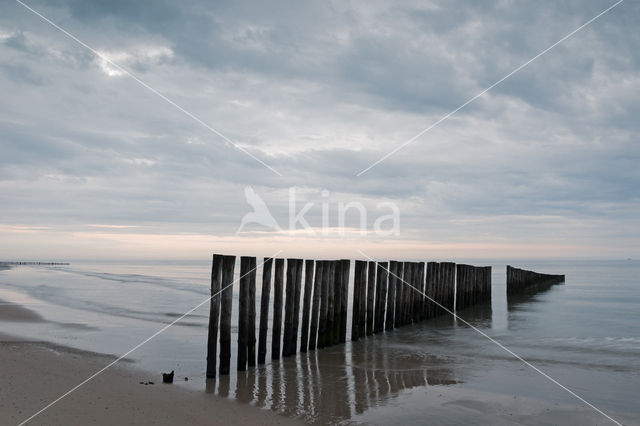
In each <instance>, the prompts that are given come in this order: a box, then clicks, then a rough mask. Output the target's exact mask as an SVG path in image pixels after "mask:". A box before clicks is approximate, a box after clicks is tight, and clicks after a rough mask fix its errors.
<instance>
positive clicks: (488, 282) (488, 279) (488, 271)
mask: <svg viewBox="0 0 640 426" xmlns="http://www.w3.org/2000/svg"><path fill="white" fill-rule="evenodd" d="M485 272H486V275H485V289H486V290H485V291H486V294H487V295H486V300H488V301H489V303H491V266H485Z"/></svg>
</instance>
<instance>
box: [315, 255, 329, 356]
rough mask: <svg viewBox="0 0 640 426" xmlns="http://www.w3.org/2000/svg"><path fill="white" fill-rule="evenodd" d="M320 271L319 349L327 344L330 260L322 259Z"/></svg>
mask: <svg viewBox="0 0 640 426" xmlns="http://www.w3.org/2000/svg"><path fill="white" fill-rule="evenodd" d="M322 263H323V272H322V301H321V303H320V319H319V325H318V345H317V347H318V348H319V349H321V348H324V347H325V345H326V344H327V321H328V316H329V281H330V280H329V277H330V276H332V275H333V273H332V272H333V271H332V270H331V261H329V260H323V261H322Z"/></svg>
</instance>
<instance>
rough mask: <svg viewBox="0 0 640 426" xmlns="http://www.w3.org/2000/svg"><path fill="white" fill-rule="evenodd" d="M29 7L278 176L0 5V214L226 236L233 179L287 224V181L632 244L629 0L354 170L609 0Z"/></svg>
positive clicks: (421, 224) (368, 199) (633, 109)
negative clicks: (401, 146) (250, 188)
mask: <svg viewBox="0 0 640 426" xmlns="http://www.w3.org/2000/svg"><path fill="white" fill-rule="evenodd" d="M33 6H34V7H35V8H36V9H37V10H39V11H42V13H43V14H45V15H46V16H48V17H50V18H51V19H52V20H54V21H55V22H58V23H59V24H60V25H62V26H63V27H64V28H66V29H68V30H69V31H70V32H71V33H73V34H74V35H76V36H78V37H79V38H80V39H81V40H83V41H84V42H86V43H88V44H89V45H91V46H92V47H94V48H95V49H97V50H98V51H100V52H102V53H103V54H104V55H106V56H107V57H108V58H110V59H111V60H113V61H114V62H116V63H118V64H119V65H122V66H123V67H125V68H126V69H127V70H130V71H131V72H133V73H134V74H135V75H136V76H138V77H139V78H140V79H141V80H142V81H144V82H145V83H147V84H148V85H150V86H151V87H153V88H154V89H157V90H158V91H160V92H161V93H162V94H163V95H165V96H167V97H169V98H170V99H172V100H173V101H175V102H176V103H177V104H178V105H180V106H181V107H183V108H185V109H186V110H188V111H189V112H190V113H192V114H194V115H195V116H197V117H198V118H199V119H201V120H203V121H204V122H206V123H207V124H209V125H211V126H212V127H213V128H215V129H216V130H217V131H219V132H221V133H222V134H224V135H225V136H227V137H229V138H230V139H231V140H233V141H234V142H235V143H237V144H238V145H239V146H241V147H243V148H244V149H246V150H248V151H249V152H251V153H252V154H254V155H255V156H257V157H258V158H260V159H261V160H263V161H265V162H266V163H268V164H269V165H271V166H273V167H274V168H275V169H276V170H278V171H280V172H281V173H282V174H283V175H284V176H283V177H279V176H276V175H275V174H273V173H271V172H270V171H269V170H267V169H266V168H264V167H263V166H262V165H260V164H259V163H258V162H256V161H255V160H253V159H251V158H249V157H248V156H246V155H245V154H244V153H243V152H241V151H240V150H238V149H236V148H234V147H233V145H231V144H229V143H228V142H226V141H225V140H223V139H221V138H220V137H219V136H218V135H216V134H214V133H213V132H211V131H209V130H207V129H206V128H204V127H203V126H202V125H200V124H198V123H197V122H195V121H194V120H193V119H191V118H190V117H188V116H186V115H185V114H183V113H182V112H180V111H179V110H177V109H176V108H174V107H173V106H171V105H170V104H168V103H167V102H165V101H163V100H162V99H160V98H159V97H158V96H156V95H155V94H153V93H151V92H150V91H149V90H147V89H145V88H144V87H142V86H141V85H140V84H138V83H137V82H135V81H134V80H132V79H131V78H130V77H128V76H126V75H123V74H122V72H121V71H120V70H118V69H117V68H115V67H113V66H112V65H110V64H109V63H108V62H106V61H104V60H102V59H100V58H97V57H95V56H94V55H93V54H91V52H89V51H87V50H86V49H84V48H83V47H81V46H78V45H77V44H76V43H74V42H73V41H72V40H71V39H69V38H68V37H66V36H65V35H63V34H61V33H60V32H58V31H56V30H55V29H53V28H51V27H50V26H48V25H47V24H46V23H44V22H43V21H41V20H39V19H38V18H37V17H35V16H34V15H33V14H31V13H30V12H28V11H27V10H25V9H24V8H21V7H20V6H19V5H17V4H3V5H2V6H0V11H1V13H0V16H1V17H0V55H1V56H2V58H3V61H2V65H0V90H1V91H2V93H3V96H2V97H1V98H0V109H1V111H2V114H1V115H0V144H1V149H2V156H0V203H1V205H2V206H3V209H2V213H0V222H3V223H6V224H9V225H11V226H39V225H42V226H52V227H59V228H60V229H65V230H69V229H76V228H73V227H79V228H81V227H83V226H84V225H83V224H87V223H91V224H114V225H116V226H135V227H137V228H132V231H131V232H132V233H135V232H142V231H141V229H145V230H146V232H157V233H160V234H162V232H166V230H171V232H175V233H180V232H190V233H195V234H198V235H201V234H202V235H216V236H231V235H232V234H233V232H234V231H235V230H236V229H237V227H238V225H239V221H240V219H241V218H242V216H243V215H244V214H245V213H246V212H247V211H248V210H247V209H248V206H246V205H245V201H244V197H243V189H244V187H245V186H247V185H251V186H253V187H254V188H255V189H256V191H257V192H258V193H259V194H260V195H261V196H263V198H265V201H266V202H267V203H268V205H269V207H270V208H271V209H272V211H273V212H274V215H275V216H276V219H277V220H278V221H279V222H282V223H286V221H287V215H288V209H287V202H288V199H287V194H288V188H289V187H291V186H296V187H297V188H300V194H301V199H300V200H301V202H303V201H305V200H306V201H314V200H315V201H316V202H317V200H319V197H320V196H319V194H320V192H321V190H322V189H327V190H329V191H330V193H331V199H330V201H331V203H333V204H336V203H338V202H340V201H344V202H348V201H352V200H357V201H361V202H363V203H365V204H366V205H368V206H374V205H375V203H376V202H380V201H388V200H390V201H393V202H395V203H397V204H398V205H399V206H400V207H401V214H402V232H401V234H402V235H401V237H400V238H399V241H415V240H420V239H423V240H425V241H427V240H429V241H430V240H432V239H437V241H440V242H442V243H443V244H444V243H446V242H447V241H449V242H455V243H456V244H462V242H464V241H468V242H469V243H470V244H471V243H474V244H480V243H482V244H489V245H490V244H494V243H496V244H497V243H500V244H503V243H504V244H507V243H508V244H521V243H522V242H523V241H527V242H531V244H538V245H539V244H542V243H543V242H544V239H545V238H546V239H549V240H551V239H553V240H554V241H556V242H557V244H558V245H562V246H563V247H574V246H575V245H576V244H584V243H585V242H588V244H591V245H593V246H594V247H609V248H611V250H613V248H614V247H617V246H619V245H620V244H622V243H621V241H622V240H624V241H625V243H624V245H625V247H629V250H635V251H638V250H640V247H638V246H637V244H631V243H628V241H629V240H633V239H634V238H636V239H637V237H638V235H637V231H636V229H639V228H637V227H636V225H638V220H637V218H636V215H634V214H633V212H634V211H635V209H636V208H637V207H638V201H639V199H640V194H639V193H638V188H640V185H639V183H640V182H639V180H640V176H639V172H638V171H637V169H638V168H637V163H638V160H639V159H640V148H639V147H640V145H639V144H638V143H637V142H638V141H637V134H638V130H639V129H638V126H639V124H638V120H637V116H638V111H639V108H640V104H639V101H638V98H637V96H635V93H637V92H638V90H639V89H640V78H638V68H639V66H640V61H639V59H640V56H639V54H638V52H639V51H640V49H638V47H639V46H640V36H639V35H638V32H637V31H635V26H636V22H637V19H638V17H640V6H639V5H637V4H635V3H633V2H624V3H623V4H621V5H620V6H619V7H617V8H616V9H614V10H612V11H611V12H610V13H608V14H607V15H605V16H603V17H602V18H601V19H600V20H598V21H596V22H594V23H593V24H592V25H590V26H589V27H588V28H585V29H584V30H583V31H581V32H580V33H578V34H576V35H575V36H574V37H572V38H571V39H569V40H567V41H566V42H565V43H563V44H561V45H559V46H558V47H556V48H555V49H554V50H552V51H550V52H549V53H548V54H546V55H544V56H543V57H541V58H539V59H538V60H536V61H535V62H534V63H532V64H531V65H530V66H528V67H527V68H525V69H523V70H522V71H521V72H519V73H517V74H516V75H514V76H513V77H512V78H510V79H508V80H507V81H505V82H504V83H503V84H501V85H500V86H498V87H496V88H495V89H494V90H492V91H491V92H489V93H487V94H485V95H483V96H482V97H480V98H479V99H477V100H476V101H475V102H473V103H472V104H471V105H469V106H468V107H465V108H464V109H462V110H461V111H459V112H458V113H456V114H455V115H454V116H452V117H451V118H449V119H448V120H446V121H444V122H443V123H441V124H440V125H439V126H437V127H436V128H435V129H433V130H432V131H430V132H428V133H426V134H425V135H423V136H422V137H420V138H419V139H418V140H416V141H415V142H413V143H411V144H410V145H408V146H407V147H406V148H404V149H402V150H401V151H399V152H398V153H397V154H394V155H392V156H391V157H389V158H388V159H387V160H386V161H384V162H382V163H381V164H380V165H378V166H376V167H375V168H373V169H372V170H371V171H369V172H367V173H366V174H364V175H363V176H362V177H359V178H357V177H355V174H356V173H358V172H359V171H361V170H363V169H364V168H366V167H368V166H369V165H370V164H371V163H373V162H374V161H376V160H378V159H379V158H380V157H381V156H382V155H384V154H386V153H388V152H390V151H391V150H392V149H394V148H395V147H397V146H398V145H399V144H401V143H403V142H404V141H407V140H409V139H410V138H412V137H413V136H415V135H416V134H417V133H418V132H420V131H421V130H423V129H425V128H426V127H428V126H429V125H430V124H432V123H434V122H436V121H437V120H439V119H440V118H441V117H442V116H444V115H445V114H447V113H448V112H450V111H451V110H452V109H454V108H456V107H457V106H459V105H460V104H462V103H463V102H465V101H466V100H467V99H469V98H471V97H472V96H474V95H475V94H477V93H479V92H480V91H481V90H483V89H485V88H486V87H488V86H489V85H491V84H492V83H494V82H495V81H497V80H498V79H499V78H501V77H502V76H504V75H505V74H507V73H508V72H510V71H512V70H513V69H514V68H516V67H517V66H519V65H520V64H522V63H524V62H525V61H527V60H528V59H530V58H531V57H533V56H534V55H536V54H537V53H539V52H540V51H542V50H543V49H545V48H546V47H548V46H549V45H551V44H552V43H554V42H555V41H557V40H558V39H560V38H561V37H563V36H564V35H566V34H567V33H569V32H570V31H572V30H573V29H575V28H576V27H578V26H579V25H581V24H582V23H583V22H585V21H586V20H588V19H590V18H591V17H592V16H595V15H596V14H597V13H599V12H600V11H601V10H603V9H604V8H605V7H606V6H608V4H604V3H602V2H600V1H588V2H583V1H580V2H578V1H570V2H563V3H557V2H551V1H548V2H547V1H543V2H534V3H513V2H504V1H495V2H493V1H487V2H481V3H478V2H471V1H459V2H456V3H450V2H441V1H433V2H423V1H415V2H411V1H410V2H404V3H402V4H390V3H387V2H367V3H366V4H352V3H344V2H310V3H306V4H304V5H302V4H291V3H289V2H275V3H271V4H270V5H269V6H268V7H266V6H261V5H256V4H255V3H245V2H216V3H215V4H210V3H209V2H200V1H193V2H189V3H188V4H182V3H180V4H178V3H175V2H169V1H154V2H146V1H140V2H125V1H115V2H92V1H63V0H60V1H57V2H53V3H50V2H46V3H45V2H36V3H34V4H33ZM371 208H373V207H371ZM310 220H312V221H315V222H314V224H313V226H319V222H318V221H319V220H320V216H319V213H318V212H314V213H313V214H312V215H311V217H310ZM332 225H333V226H335V225H336V224H335V223H333V224H332ZM67 227H71V228H67ZM79 228H78V229H79ZM94 231H95V230H94ZM253 237H255V236H252V237H251V238H253ZM247 238H249V237H247ZM207 241H208V240H207ZM198 244H200V243H198ZM407 244H408V243H407ZM8 249H9V248H8V246H7V245H3V244H0V251H1V250H5V251H6V250H8ZM107 249H108V247H105V250H107ZM593 251H594V253H595V252H596V251H597V249H596V248H594V249H593ZM616 253H617V252H616Z"/></svg>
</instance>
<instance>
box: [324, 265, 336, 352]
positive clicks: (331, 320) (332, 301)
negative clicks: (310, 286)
mask: <svg viewBox="0 0 640 426" xmlns="http://www.w3.org/2000/svg"><path fill="white" fill-rule="evenodd" d="M336 269H337V265H336V261H335V260H332V261H330V262H329V284H328V285H329V292H328V303H329V305H328V307H329V309H328V311H327V328H326V330H327V334H326V335H325V342H324V343H325V347H326V346H333V345H334V343H335V340H334V339H335V335H334V332H335V313H336Z"/></svg>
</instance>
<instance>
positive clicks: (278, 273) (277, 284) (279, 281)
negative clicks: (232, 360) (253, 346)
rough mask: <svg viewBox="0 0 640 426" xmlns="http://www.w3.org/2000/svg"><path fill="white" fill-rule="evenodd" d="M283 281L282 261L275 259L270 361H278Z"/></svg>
mask: <svg viewBox="0 0 640 426" xmlns="http://www.w3.org/2000/svg"><path fill="white" fill-rule="evenodd" d="M283 281H284V259H276V269H275V274H274V277H273V327H272V329H273V332H272V335H271V359H280V340H281V334H282V299H283V295H282V287H283Z"/></svg>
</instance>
